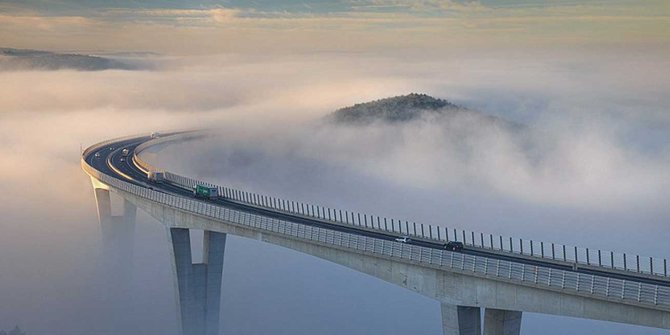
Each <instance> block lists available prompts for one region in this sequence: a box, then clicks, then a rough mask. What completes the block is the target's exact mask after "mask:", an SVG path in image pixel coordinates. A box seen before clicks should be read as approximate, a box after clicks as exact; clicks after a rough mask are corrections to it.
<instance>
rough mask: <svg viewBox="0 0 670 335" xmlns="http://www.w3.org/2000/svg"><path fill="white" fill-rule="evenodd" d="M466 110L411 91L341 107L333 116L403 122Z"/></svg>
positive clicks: (351, 120) (343, 119) (337, 119)
mask: <svg viewBox="0 0 670 335" xmlns="http://www.w3.org/2000/svg"><path fill="white" fill-rule="evenodd" d="M466 110H467V109H465V108H463V107H461V106H458V105H456V104H453V103H451V102H449V101H447V100H443V99H438V98H433V97H431V96H429V95H426V94H419V93H410V94H407V95H400V96H395V97H391V98H385V99H379V100H375V101H370V102H365V103H359V104H355V105H353V106H350V107H344V108H340V109H338V110H336V111H335V112H334V113H332V114H331V117H332V118H333V120H334V121H335V122H339V123H350V124H367V123H371V122H374V121H386V122H403V121H410V120H414V119H417V118H420V117H423V116H425V115H427V114H434V115H440V114H444V113H449V112H463V111H466Z"/></svg>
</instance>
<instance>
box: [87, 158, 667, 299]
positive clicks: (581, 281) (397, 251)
mask: <svg viewBox="0 0 670 335" xmlns="http://www.w3.org/2000/svg"><path fill="white" fill-rule="evenodd" d="M82 167H83V169H84V170H85V171H86V172H87V173H88V174H89V175H91V176H92V177H94V178H96V179H98V180H100V181H101V182H102V183H104V184H107V185H109V186H111V187H113V188H115V189H117V190H120V191H122V192H126V193H128V194H131V195H134V196H137V197H140V198H144V199H147V200H150V201H152V202H155V203H159V204H162V205H165V206H169V207H170V208H174V209H177V210H180V211H184V212H188V213H192V214H195V215H200V216H203V217H206V218H211V219H214V220H217V221H223V222H227V223H230V224H235V225H239V226H245V227H249V228H253V229H256V230H261V231H265V232H271V233H274V234H281V235H284V236H290V237H292V238H296V239H301V240H309V241H312V242H313V243H319V244H322V245H327V246H330V247H334V248H341V249H346V250H349V251H356V252H359V253H362V254H376V255H379V256H382V257H388V258H391V259H398V260H404V261H405V262H412V263H420V264H422V265H423V266H429V267H433V268H437V269H443V270H448V271H452V272H457V273H462V274H466V275H472V276H477V277H484V278H490V279H494V280H499V281H505V282H512V283H516V284H520V285H525V286H532V287H539V288H545V289H549V290H554V291H558V292H564V293H571V294H576V295H580V296H586V297H593V298H598V299H604V300H609V301H614V302H621V303H626V304H631V305H638V306H639V305H642V306H648V307H650V308H654V309H662V310H666V311H670V287H667V286H659V285H652V284H647V283H641V282H637V281H627V280H621V279H616V278H609V277H605V276H595V275H589V274H583V273H578V272H573V271H565V270H559V269H554V268H549V267H542V266H535V265H529V264H524V263H516V262H511V261H506V260H500V259H493V258H487V257H483V256H474V255H468V254H463V253H458V252H451V251H447V250H440V249H434V248H425V247H421V246H416V245H410V244H405V243H399V242H394V241H387V240H382V239H375V238H371V237H367V236H361V235H356V234H351V233H346V232H341V231H336V230H332V229H325V228H321V227H315V226H309V225H303V224H299V223H295V222H290V221H284V220H280V219H275V218H270V217H266V216H261V215H256V214H250V213H246V212H243V211H238V210H234V209H229V208H225V207H222V206H218V205H214V204H210V203H206V202H202V201H198V200H196V199H190V198H184V197H178V196H174V195H171V194H167V193H163V192H157V191H154V190H151V189H148V188H145V187H141V186H138V185H134V184H130V183H127V182H125V181H122V180H119V179H116V178H114V177H111V176H108V175H106V174H102V173H100V172H99V171H97V170H95V169H94V168H92V167H91V166H90V165H88V164H87V163H86V162H85V161H83V160H82ZM173 177H178V176H176V175H175V176H173ZM183 178H185V177H183ZM175 180H176V179H175ZM179 180H180V181H181V182H183V183H184V185H188V184H190V183H192V182H194V181H195V180H182V179H179ZM195 182H197V181H195ZM224 192H226V193H225V194H227V195H228V196H234V197H236V198H235V199H241V200H242V199H244V200H245V201H246V200H247V199H249V200H251V199H260V198H258V196H256V198H254V196H253V195H251V194H244V193H241V192H240V191H236V190H231V189H224ZM241 200H240V201H241ZM258 201H261V202H259V203H260V204H265V205H269V204H273V205H275V204H282V202H281V201H280V200H278V199H271V198H264V199H263V200H258ZM277 206H286V207H282V208H287V209H288V208H291V209H292V208H293V207H288V205H286V202H284V203H283V205H277ZM312 213H317V212H316V207H315V209H314V211H313V212H312V211H311V209H310V212H305V213H304V214H305V215H308V214H309V215H311V214H312ZM319 213H323V210H320V211H319ZM314 215H316V214H314Z"/></svg>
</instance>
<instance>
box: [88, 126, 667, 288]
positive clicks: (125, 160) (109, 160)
mask: <svg viewBox="0 0 670 335" xmlns="http://www.w3.org/2000/svg"><path fill="white" fill-rule="evenodd" d="M151 139H152V138H151V137H150V136H142V137H137V138H132V139H126V140H121V141H118V142H114V143H111V144H108V145H107V146H105V147H102V148H99V149H98V150H96V151H92V152H90V153H88V155H87V156H86V157H84V160H85V161H86V162H88V163H89V164H90V165H91V166H92V167H93V168H95V169H97V170H98V171H100V172H102V173H104V174H107V175H109V176H111V177H114V178H117V179H120V180H124V181H126V182H130V183H133V184H136V185H138V186H142V187H147V188H150V189H153V190H155V191H158V192H164V193H169V194H172V195H177V196H180V197H187V198H194V196H193V192H192V191H191V190H187V189H184V188H182V187H179V186H176V185H173V184H170V183H168V182H165V183H160V184H156V183H152V182H150V181H149V179H148V177H147V174H146V173H144V171H142V170H141V169H140V168H138V167H137V166H136V165H135V164H134V162H133V159H132V157H133V155H134V151H135V148H136V147H137V146H138V145H140V144H142V143H144V142H147V141H149V140H151ZM123 149H128V150H129V155H128V157H123V155H122V151H123ZM197 200H198V201H203V202H209V203H214V204H217V205H219V206H223V207H227V208H230V209H234V210H239V211H244V212H247V213H252V214H256V215H262V216H266V217H272V218H276V219H280V220H285V221H291V222H296V223H300V224H305V225H310V226H317V227H321V228H326V229H332V230H337V231H342V232H347V233H352V234H357V235H363V236H368V237H373V238H378V239H383V240H390V241H394V240H395V239H396V238H398V237H399V236H398V234H397V233H390V232H384V231H371V230H370V229H363V228H357V227H355V226H346V225H340V224H336V223H332V222H326V221H322V220H318V219H315V218H309V217H304V216H300V215H293V214H290V213H285V212H280V211H274V210H272V209H268V208H259V207H256V206H251V205H247V204H244V203H239V202H237V201H232V200H228V199H225V198H217V199H216V200H208V199H201V198H198V199H197ZM408 243H410V244H414V245H418V246H422V247H427V248H435V249H443V248H444V245H443V244H442V243H435V242H431V241H427V240H420V239H414V238H413V239H412V240H410V241H409V242H408ZM461 252H463V253H466V254H470V255H476V256H483V257H488V258H492V259H500V260H506V261H512V262H516V263H524V264H529V265H536V266H542V267H547V268H554V269H557V270H566V271H572V272H578V273H583V274H588V275H596V276H603V277H609V278H616V279H622V280H630V281H635V282H641V283H647V284H652V285H660V286H666V287H670V279H662V278H658V279H656V278H649V277H648V276H644V275H640V274H638V273H635V272H631V273H630V274H629V273H622V272H621V271H607V270H606V269H603V270H600V269H594V268H593V267H590V268H584V267H581V266H575V264H573V263H566V262H562V261H558V260H543V259H539V258H538V259H529V258H528V257H522V256H516V255H514V254H501V253H497V252H492V251H490V250H486V249H483V248H473V247H469V246H468V247H466V248H464V249H463V250H462V251H461Z"/></svg>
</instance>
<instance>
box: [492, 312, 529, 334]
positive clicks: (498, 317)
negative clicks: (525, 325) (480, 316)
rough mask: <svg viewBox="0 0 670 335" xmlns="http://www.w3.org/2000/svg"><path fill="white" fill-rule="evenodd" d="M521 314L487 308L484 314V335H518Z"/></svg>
mask: <svg viewBox="0 0 670 335" xmlns="http://www.w3.org/2000/svg"><path fill="white" fill-rule="evenodd" d="M521 314H522V312H520V311H506V310H501V309H494V308H487V309H486V311H485V312H484V335H519V334H520V333H521Z"/></svg>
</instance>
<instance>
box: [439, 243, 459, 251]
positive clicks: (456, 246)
mask: <svg viewBox="0 0 670 335" xmlns="http://www.w3.org/2000/svg"><path fill="white" fill-rule="evenodd" d="M444 249H446V250H451V251H461V250H463V242H456V241H449V242H447V243H445V244H444Z"/></svg>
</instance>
